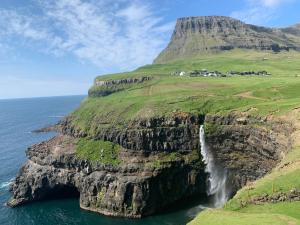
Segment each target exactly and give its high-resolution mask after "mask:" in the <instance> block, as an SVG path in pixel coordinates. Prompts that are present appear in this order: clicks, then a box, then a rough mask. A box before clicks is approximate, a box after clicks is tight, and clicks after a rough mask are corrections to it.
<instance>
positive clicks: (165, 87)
mask: <svg viewBox="0 0 300 225" xmlns="http://www.w3.org/2000/svg"><path fill="white" fill-rule="evenodd" d="M299 62H300V53H297V52H293V51H291V52H281V53H278V54H275V53H271V52H258V51H253V50H251V51H250V50H234V51H227V52H223V53H220V54H211V55H206V56H202V57H198V58H190V59H185V60H180V61H176V62H172V63H168V64H155V65H147V66H144V67H141V68H139V69H137V70H135V71H133V72H128V73H121V74H113V75H106V76H99V77H97V78H96V80H98V81H101V80H112V79H114V80H116V79H123V78H132V77H141V76H151V77H152V79H151V80H150V81H147V82H144V83H140V84H134V85H130V86H128V87H127V88H124V89H122V90H119V91H118V92H115V93H113V94H110V95H108V96H105V97H88V98H87V99H85V100H84V101H83V103H82V104H81V106H80V108H78V109H77V110H76V111H75V112H74V113H73V114H72V116H73V120H72V121H73V123H74V125H76V126H78V127H80V128H81V129H84V130H89V129H90V127H91V126H95V125H96V126H105V125H107V124H111V123H114V124H118V125H122V124H124V125H126V123H127V122H128V121H129V120H132V119H138V118H150V117H156V116H168V115H171V114H172V113H174V112H176V111H181V112H191V113H196V114H208V113H211V114H217V113H222V114H224V113H229V112H231V111H236V110H237V111H247V112H249V113H252V114H257V115H269V114H283V113H285V112H287V111H288V110H291V109H293V108H295V107H298V106H299V105H300V91H299V90H300V63H299ZM201 69H207V70H209V71H215V70H217V71H220V72H223V73H225V72H227V71H241V72H242V71H263V70H265V71H267V72H268V73H271V74H272V75H271V76H235V77H189V76H183V77H180V76H174V75H171V74H172V73H173V72H175V71H186V72H188V71H193V70H201Z"/></svg>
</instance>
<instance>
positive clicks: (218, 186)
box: [199, 125, 228, 208]
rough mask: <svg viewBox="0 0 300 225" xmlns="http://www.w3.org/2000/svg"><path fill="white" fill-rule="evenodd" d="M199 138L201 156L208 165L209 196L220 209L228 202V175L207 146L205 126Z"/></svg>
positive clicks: (201, 127)
mask: <svg viewBox="0 0 300 225" xmlns="http://www.w3.org/2000/svg"><path fill="white" fill-rule="evenodd" d="M199 138H200V144H201V155H202V157H203V161H204V163H205V165H206V167H205V172H207V173H208V175H209V177H208V187H207V194H208V195H209V196H212V197H213V204H214V207H216V208H220V207H223V206H224V205H225V203H226V202H227V200H228V193H227V190H226V180H227V173H226V171H225V170H224V169H223V168H221V167H220V166H218V165H217V164H216V162H215V160H214V157H213V154H212V153H211V152H210V151H209V148H208V147H207V145H206V144H205V131H204V127H203V125H201V126H200V132H199Z"/></svg>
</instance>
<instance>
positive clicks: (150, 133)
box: [62, 113, 204, 152]
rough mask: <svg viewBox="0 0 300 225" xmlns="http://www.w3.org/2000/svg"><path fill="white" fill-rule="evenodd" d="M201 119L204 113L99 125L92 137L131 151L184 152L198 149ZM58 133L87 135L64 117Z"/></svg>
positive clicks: (202, 119)
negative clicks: (123, 125) (123, 126)
mask: <svg viewBox="0 0 300 225" xmlns="http://www.w3.org/2000/svg"><path fill="white" fill-rule="evenodd" d="M203 122H204V116H201V115H191V114H186V113H182V114H180V113H179V114H174V115H173V116H172V117H169V118H150V119H147V120H139V121H132V122H131V123H130V124H128V126H127V128H126V129H116V128H115V126H114V127H105V128H103V127H101V126H99V128H98V129H97V130H96V131H95V132H94V138H96V139H100V140H105V141H111V142H114V143H117V144H119V145H121V146H122V147H124V148H125V149H131V150H135V151H146V152H153V151H167V152H172V151H178V150H186V151H188V150H194V149H199V126H200V124H203ZM62 132H63V133H64V134H66V135H71V136H75V137H83V136H86V135H88V134H86V133H83V132H82V131H81V130H78V129H76V127H73V126H72V125H71V123H70V122H69V121H68V120H66V121H64V122H63V130H62Z"/></svg>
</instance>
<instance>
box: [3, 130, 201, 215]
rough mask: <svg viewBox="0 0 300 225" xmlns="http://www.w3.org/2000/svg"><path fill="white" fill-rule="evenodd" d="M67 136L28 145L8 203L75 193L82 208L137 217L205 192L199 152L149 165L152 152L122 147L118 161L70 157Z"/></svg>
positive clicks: (72, 153) (69, 139)
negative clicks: (106, 162)
mask: <svg viewBox="0 0 300 225" xmlns="http://www.w3.org/2000/svg"><path fill="white" fill-rule="evenodd" d="M72 140H73V138H71V137H67V136H59V137H56V138H54V139H51V140H50V141H47V142H43V143H41V144H38V145H35V146H33V147H31V148H29V149H28V151H27V157H28V159H29V160H28V161H27V163H26V164H25V165H24V166H23V168H22V169H21V170H20V172H19V174H18V176H17V178H16V180H15V182H14V184H13V185H12V187H11V190H12V192H13V198H12V199H11V200H10V201H9V202H8V205H10V206H12V207H14V206H17V205H20V204H24V203H27V202H32V201H37V200H42V199H47V198H49V196H53V194H56V196H59V195H60V196H61V195H63V194H65V193H68V192H71V193H72V194H74V193H75V194H76V193H78V194H80V206H81V208H83V209H86V210H91V211H95V212H99V213H102V214H105V215H110V216H125V217H133V218H139V217H142V216H146V215H150V214H153V213H155V212H157V211H159V210H161V209H163V208H164V207H166V206H167V205H169V204H171V203H174V202H175V201H178V200H181V199H184V198H187V197H190V196H195V195H200V194H204V193H205V179H206V175H205V173H204V172H203V165H201V164H199V157H196V158H189V154H190V153H188V152H186V153H184V155H185V157H186V159H184V160H177V161H172V162H168V163H165V164H162V165H160V166H159V167H157V166H154V164H153V163H154V162H155V160H157V157H158V156H156V155H155V154H145V153H141V152H134V151H126V150H123V151H122V153H121V156H120V157H121V159H122V164H121V165H120V166H119V167H118V168H115V167H111V166H109V165H107V166H105V165H99V164H96V165H94V164H91V163H89V162H87V161H82V160H79V159H77V158H76V155H75V149H74V144H73V143H72Z"/></svg>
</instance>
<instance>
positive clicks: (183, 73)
mask: <svg viewBox="0 0 300 225" xmlns="http://www.w3.org/2000/svg"><path fill="white" fill-rule="evenodd" d="M172 75H173V76H181V77H182V76H190V77H230V76H270V75H271V74H270V73H268V72H267V71H243V72H238V71H228V72H226V73H222V72H220V71H217V70H215V71H208V70H207V69H201V70H193V71H190V72H186V71H181V70H177V71H175V72H173V73H172Z"/></svg>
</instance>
